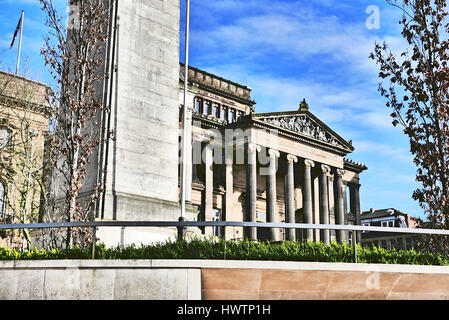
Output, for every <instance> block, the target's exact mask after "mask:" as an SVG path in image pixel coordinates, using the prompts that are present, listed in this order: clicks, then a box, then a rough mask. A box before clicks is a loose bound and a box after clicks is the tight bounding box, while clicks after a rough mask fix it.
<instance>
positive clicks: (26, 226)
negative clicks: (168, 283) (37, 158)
mask: <svg viewBox="0 0 449 320" xmlns="http://www.w3.org/2000/svg"><path fill="white" fill-rule="evenodd" d="M97 227H122V228H125V227H176V228H177V229H178V237H180V236H182V235H183V234H184V231H185V228H187V227H223V228H226V227H244V228H245V227H246V228H251V227H256V228H279V229H317V230H343V231H349V232H352V244H353V246H354V262H356V263H357V236H356V232H357V231H373V232H387V233H403V234H415V235H416V234H418V235H419V234H420V235H444V236H449V230H440V229H421V228H397V227H372V226H359V225H338V224H309V223H274V222H247V221H244V222H240V221H87V222H54V223H29V224H23V223H22V224H0V230H8V229H10V230H14V229H53V228H56V229H60V228H92V229H93V231H94V234H95V232H96V228H97ZM92 249H93V250H92V259H94V258H95V242H94V243H93V245H92ZM225 251H226V247H225ZM225 254H226V253H225Z"/></svg>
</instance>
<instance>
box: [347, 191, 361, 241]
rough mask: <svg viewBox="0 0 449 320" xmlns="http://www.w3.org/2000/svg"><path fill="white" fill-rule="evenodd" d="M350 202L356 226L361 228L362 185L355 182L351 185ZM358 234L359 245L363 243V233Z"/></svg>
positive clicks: (358, 232)
mask: <svg viewBox="0 0 449 320" xmlns="http://www.w3.org/2000/svg"><path fill="white" fill-rule="evenodd" d="M349 201H350V203H349V206H350V210H351V213H352V214H353V215H354V218H355V221H354V224H355V225H357V226H360V225H361V217H360V214H361V212H360V184H358V183H354V182H351V183H349ZM356 234H357V243H361V241H362V233H361V231H357V232H356Z"/></svg>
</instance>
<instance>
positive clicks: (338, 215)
mask: <svg viewBox="0 0 449 320" xmlns="http://www.w3.org/2000/svg"><path fill="white" fill-rule="evenodd" d="M343 174H344V170H342V169H337V170H336V172H335V178H334V192H335V220H336V221H335V222H336V224H342V225H343V224H344V223H345V214H344V200H345V199H344V190H343ZM344 240H345V232H344V231H343V230H337V241H338V242H340V243H343V242H344Z"/></svg>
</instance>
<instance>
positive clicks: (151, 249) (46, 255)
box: [0, 238, 449, 265]
mask: <svg viewBox="0 0 449 320" xmlns="http://www.w3.org/2000/svg"><path fill="white" fill-rule="evenodd" d="M225 249H226V259H228V260H275V261H317V262H354V248H353V247H352V246H351V245H348V244H339V243H336V242H332V243H331V244H329V245H325V244H323V243H322V242H296V241H284V242H281V243H270V242H255V241H250V240H241V241H224V240H222V239H218V240H217V239H212V238H210V239H207V240H201V239H198V238H192V239H189V240H187V241H168V242H166V243H157V244H153V245H142V246H140V247H136V246H133V245H132V246H127V247H116V248H106V246H105V245H104V244H97V245H96V247H95V258H96V259H220V260H222V259H224V256H225ZM91 256H92V252H91V249H90V248H80V247H77V246H75V247H71V248H68V249H64V250H62V249H53V250H38V249H34V250H30V251H19V250H14V249H10V248H0V260H50V259H51V260H54V259H90V258H91ZM357 256H358V262H361V263H391V264H394V263H396V264H420V265H448V264H449V257H447V256H445V255H442V254H436V253H430V252H426V251H415V250H396V249H392V250H387V249H383V248H378V247H362V246H360V245H358V246H357Z"/></svg>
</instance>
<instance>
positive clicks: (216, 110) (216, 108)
mask: <svg viewBox="0 0 449 320" xmlns="http://www.w3.org/2000/svg"><path fill="white" fill-rule="evenodd" d="M213 115H214V117H215V118H217V119H220V107H219V106H218V105H216V104H215V105H214V106H213Z"/></svg>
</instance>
